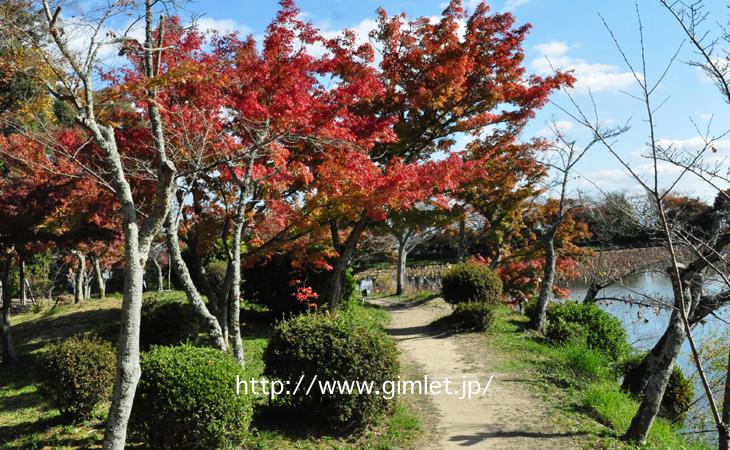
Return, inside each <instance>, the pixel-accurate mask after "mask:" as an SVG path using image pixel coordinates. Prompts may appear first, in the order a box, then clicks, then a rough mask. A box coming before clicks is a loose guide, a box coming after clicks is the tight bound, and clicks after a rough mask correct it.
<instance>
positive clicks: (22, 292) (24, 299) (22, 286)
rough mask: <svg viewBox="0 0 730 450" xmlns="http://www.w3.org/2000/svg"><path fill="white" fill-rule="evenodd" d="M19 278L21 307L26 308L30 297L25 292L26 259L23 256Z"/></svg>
mask: <svg viewBox="0 0 730 450" xmlns="http://www.w3.org/2000/svg"><path fill="white" fill-rule="evenodd" d="M18 276H19V278H20V279H19V280H18V281H20V289H19V292H20V306H25V305H26V303H27V302H28V295H27V294H26V290H25V258H23V257H22V256H21V257H20V262H19V263H18Z"/></svg>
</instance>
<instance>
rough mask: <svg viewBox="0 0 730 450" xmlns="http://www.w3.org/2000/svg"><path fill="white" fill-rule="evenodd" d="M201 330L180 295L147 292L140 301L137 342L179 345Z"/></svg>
mask: <svg viewBox="0 0 730 450" xmlns="http://www.w3.org/2000/svg"><path fill="white" fill-rule="evenodd" d="M201 330H202V326H201V324H200V320H199V319H198V315H197V314H196V312H195V308H193V305H191V304H190V303H188V302H187V300H186V298H185V296H184V295H181V294H180V293H173V295H171V294H168V293H164V294H157V293H153V294H148V295H146V296H145V299H144V301H143V302H142V324H141V326H140V345H141V347H142V349H148V348H150V347H151V346H153V345H180V344H183V343H185V342H190V341H194V340H195V338H196V337H197V335H198V333H200V332H201Z"/></svg>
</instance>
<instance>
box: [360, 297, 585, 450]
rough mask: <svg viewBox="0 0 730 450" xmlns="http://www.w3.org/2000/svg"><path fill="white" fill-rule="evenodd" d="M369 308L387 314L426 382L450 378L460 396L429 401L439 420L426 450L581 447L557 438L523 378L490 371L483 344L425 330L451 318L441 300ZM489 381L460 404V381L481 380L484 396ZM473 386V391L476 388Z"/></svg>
mask: <svg viewBox="0 0 730 450" xmlns="http://www.w3.org/2000/svg"><path fill="white" fill-rule="evenodd" d="M372 303H374V304H377V305H380V306H382V307H384V308H386V309H387V310H388V311H389V312H390V314H391V316H392V320H391V323H390V325H389V326H388V328H387V329H388V332H389V333H390V334H391V336H393V338H394V339H395V340H396V342H397V343H398V347H399V349H400V351H401V352H402V353H403V354H404V356H405V357H406V358H408V359H409V360H411V361H413V362H414V363H415V364H417V365H418V366H419V369H420V370H419V371H422V372H423V373H424V374H426V375H428V378H429V380H442V381H443V380H444V379H446V378H448V379H450V380H452V381H451V392H455V391H458V392H459V393H458V394H456V395H445V394H441V395H432V396H431V400H432V402H431V404H432V405H434V406H435V408H436V409H437V411H435V413H436V415H437V418H436V420H435V421H434V422H435V423H436V430H435V431H436V432H435V433H434V434H435V436H436V439H435V440H433V441H432V442H431V443H430V448H433V449H458V448H464V447H469V448H488V449H520V450H521V449H561V450H562V449H571V448H579V447H580V445H579V444H577V442H576V441H574V438H573V437H571V436H570V435H569V434H564V433H559V432H556V431H557V430H555V429H554V428H555V427H554V426H553V425H552V424H551V423H550V420H549V419H548V417H547V412H546V409H547V408H546V407H545V405H544V404H543V402H542V401H541V400H540V399H538V398H535V397H534V396H533V395H532V394H531V393H530V392H529V391H528V387H527V384H526V382H527V381H528V380H524V379H520V377H521V374H510V373H495V372H493V371H492V370H490V367H489V366H490V361H489V351H488V350H487V351H484V349H483V348H481V349H480V348H479V343H483V342H484V341H483V340H480V339H473V338H472V339H470V338H469V337H468V336H467V337H466V338H465V337H463V336H454V335H443V334H439V333H438V332H437V331H435V330H433V329H432V328H431V327H429V324H430V323H432V322H433V321H434V320H436V319H437V318H439V317H441V316H444V315H446V314H448V313H449V312H450V307H449V306H448V305H446V304H445V303H444V302H443V301H442V300H440V299H435V300H430V301H428V302H425V303H420V304H418V303H416V304H403V303H396V302H393V301H391V300H389V299H378V300H373V301H372ZM472 337H477V338H478V336H472ZM470 349H471V354H470ZM475 351H477V352H478V354H474V353H475ZM485 355H486V356H485ZM492 376H493V378H492V381H491V383H489V388H488V389H487V390H486V393H485V394H484V395H481V393H480V394H479V395H476V394H475V395H474V396H473V397H472V398H471V399H470V400H469V399H467V398H464V399H459V397H461V396H462V394H463V390H464V389H463V386H464V385H463V384H462V383H463V381H464V380H479V382H480V388H481V390H483V389H484V387H485V386H486V385H487V383H488V382H489V379H490V377H492ZM467 383H469V381H467ZM471 383H472V384H471V385H472V388H473V389H474V388H476V383H473V382H471ZM474 390H475V389H474Z"/></svg>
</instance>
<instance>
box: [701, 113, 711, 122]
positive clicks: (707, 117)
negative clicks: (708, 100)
mask: <svg viewBox="0 0 730 450" xmlns="http://www.w3.org/2000/svg"><path fill="white" fill-rule="evenodd" d="M713 116H714V114H711V113H704V114H700V119H702V120H710V119H712V117H713Z"/></svg>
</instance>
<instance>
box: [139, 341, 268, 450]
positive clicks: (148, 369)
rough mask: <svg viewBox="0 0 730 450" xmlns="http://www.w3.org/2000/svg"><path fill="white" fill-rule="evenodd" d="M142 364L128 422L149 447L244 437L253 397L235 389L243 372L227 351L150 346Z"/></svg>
mask: <svg viewBox="0 0 730 450" xmlns="http://www.w3.org/2000/svg"><path fill="white" fill-rule="evenodd" d="M141 365H142V377H141V379H140V381H139V385H138V386H137V394H136V396H135V399H134V408H133V410H132V419H131V427H132V429H133V431H134V432H135V433H136V434H137V435H138V436H139V437H140V438H141V439H142V440H143V441H144V442H145V443H146V444H147V445H149V446H150V447H151V448H156V449H179V448H186V449H209V448H236V447H237V446H238V445H239V444H241V442H242V441H243V440H244V439H245V438H246V436H247V435H248V431H249V424H250V422H251V416H252V411H253V400H254V399H253V397H252V396H249V395H236V381H237V378H236V377H237V375H240V378H241V379H242V380H244V379H247V378H246V375H245V374H244V373H243V369H242V368H241V366H240V365H238V363H237V362H236V361H235V359H233V358H232V357H231V356H230V355H227V354H225V353H223V352H221V351H219V350H214V349H210V348H201V347H193V346H190V345H182V346H178V347H153V348H152V350H150V351H149V352H146V353H143V354H142V359H141Z"/></svg>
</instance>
